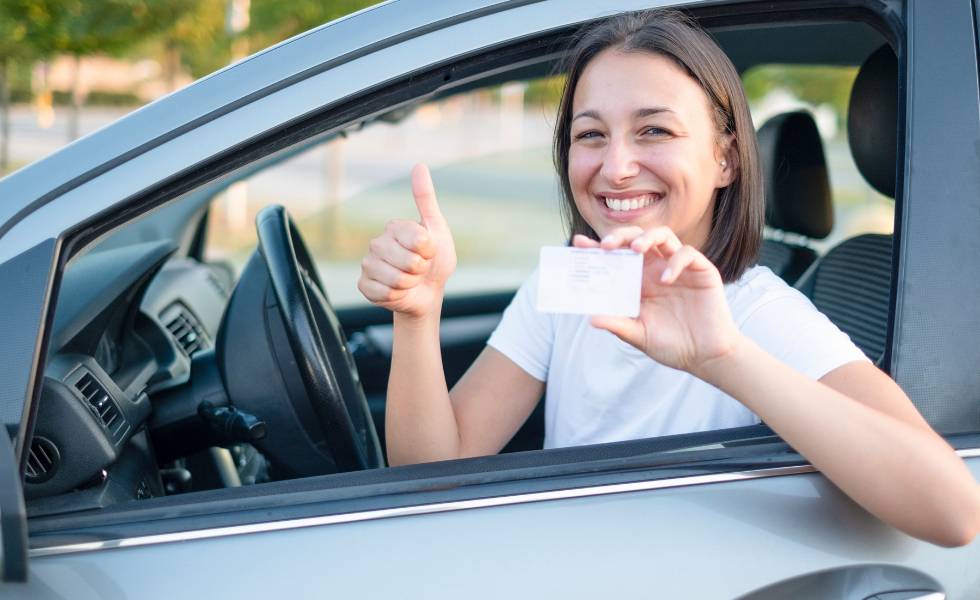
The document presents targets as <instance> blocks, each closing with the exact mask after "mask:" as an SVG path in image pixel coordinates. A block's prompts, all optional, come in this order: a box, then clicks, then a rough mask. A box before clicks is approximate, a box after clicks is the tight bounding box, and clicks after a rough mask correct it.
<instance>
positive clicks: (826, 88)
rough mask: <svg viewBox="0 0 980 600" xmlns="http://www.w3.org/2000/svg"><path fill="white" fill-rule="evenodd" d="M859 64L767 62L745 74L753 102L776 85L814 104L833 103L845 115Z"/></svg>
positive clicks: (842, 115)
mask: <svg viewBox="0 0 980 600" xmlns="http://www.w3.org/2000/svg"><path fill="white" fill-rule="evenodd" d="M855 77H857V68H856V67H831V66H800V65H763V66H760V67H755V68H752V69H749V70H748V71H747V72H746V73H745V75H744V76H743V77H742V83H743V85H744V86H745V94H746V96H747V97H748V100H749V102H751V103H755V102H758V101H760V100H761V99H762V98H763V97H765V95H766V94H768V93H769V92H771V91H772V90H774V89H776V88H783V89H785V90H787V91H788V92H790V93H792V94H793V95H794V96H796V97H797V98H799V99H800V100H803V101H804V102H808V103H810V104H814V105H820V104H829V105H830V106H832V107H833V108H834V110H835V111H836V112H837V115H838V116H839V117H841V118H843V117H844V116H845V115H847V104H848V100H849V98H850V95H851V87H852V86H853V85H854V78H855Z"/></svg>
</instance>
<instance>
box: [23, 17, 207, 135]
mask: <svg viewBox="0 0 980 600" xmlns="http://www.w3.org/2000/svg"><path fill="white" fill-rule="evenodd" d="M4 3H5V4H9V5H10V6H11V7H12V8H13V9H14V10H16V11H17V12H18V13H20V14H22V15H24V16H26V21H25V22H26V24H27V28H28V31H27V37H26V39H27V40H28V41H29V42H30V43H31V45H32V46H33V47H34V49H35V51H36V52H37V53H38V54H39V55H40V56H42V57H50V56H53V55H56V54H68V55H71V56H73V57H74V59H75V73H74V84H73V86H72V88H73V89H72V111H71V113H70V116H69V137H70V138H71V139H74V138H75V137H77V136H78V114H79V111H80V108H81V104H82V101H83V99H84V98H83V95H82V93H81V88H80V86H79V83H80V81H79V66H80V63H81V57H82V56H86V55H90V54H96V53H106V54H114V55H119V54H121V53H122V52H124V51H125V50H127V49H128V48H130V47H132V46H133V45H135V44H137V43H139V42H142V41H143V40H144V39H145V38H147V37H149V36H151V35H154V34H156V33H158V32H160V31H162V30H163V29H164V28H166V27H167V26H169V25H170V24H172V23H173V22H174V21H176V20H177V19H178V18H179V17H180V16H181V13H182V12H184V10H185V9H187V8H188V7H190V6H192V5H193V0H4Z"/></svg>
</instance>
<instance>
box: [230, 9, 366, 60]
mask: <svg viewBox="0 0 980 600" xmlns="http://www.w3.org/2000/svg"><path fill="white" fill-rule="evenodd" d="M378 1H379V0H332V1H330V2H325V1H324V0H293V1H291V2H282V1H281V0H251V25H250V26H249V29H248V37H249V45H250V47H251V48H252V49H253V50H254V49H258V48H265V47H267V46H271V45H273V44H276V43H278V42H280V41H282V40H285V39H287V38H290V37H293V36H294V35H296V34H299V33H302V32H304V31H306V30H307V29H313V28H314V27H317V26H319V25H323V24H324V23H327V22H329V21H333V20H334V19H337V18H340V17H342V16H344V15H347V14H350V13H352V12H356V11H358V10H361V9H362V8H367V7H368V6H371V5H374V4H377V3H378Z"/></svg>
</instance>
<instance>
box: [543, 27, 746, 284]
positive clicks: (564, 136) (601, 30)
mask: <svg viewBox="0 0 980 600" xmlns="http://www.w3.org/2000/svg"><path fill="white" fill-rule="evenodd" d="M613 47H615V48H618V49H619V50H620V51H622V52H649V53H652V54H657V55H660V56H664V57H666V58H669V59H671V60H673V61H674V62H675V63H676V64H677V65H678V66H680V67H681V68H682V69H683V70H684V71H685V72H686V73H687V74H688V75H690V76H691V78H692V79H694V81H696V82H698V84H700V85H701V88H702V89H703V90H704V93H705V95H706V96H707V97H708V101H709V102H710V103H711V106H712V107H713V109H714V110H713V113H714V115H713V116H714V119H715V124H716V126H717V128H718V133H719V136H721V135H724V134H729V135H731V136H733V149H734V151H735V155H736V156H735V160H734V165H732V168H734V169H735V177H734V178H733V180H732V182H731V184H729V185H728V186H726V187H725V188H722V189H721V190H719V191H718V192H717V196H716V197H715V206H714V213H713V214H712V218H711V232H710V233H709V234H708V239H707V241H706V242H705V245H704V247H703V248H700V250H701V252H702V253H704V255H705V256H707V257H708V260H710V261H711V262H712V263H714V264H715V266H716V267H718V270H719V271H720V272H721V277H722V279H723V280H724V281H725V282H726V283H727V282H730V281H734V280H736V279H738V278H739V277H740V276H741V275H742V273H743V272H744V271H745V269H747V268H748V267H749V266H750V265H752V264H753V263H754V262H755V260H756V257H757V255H758V253H759V245H760V244H761V243H762V226H763V222H764V218H765V201H764V196H763V189H762V173H761V171H760V165H759V152H758V149H757V148H756V140H755V128H754V127H753V125H752V118H751V116H750V115H749V108H748V103H747V102H746V100H745V92H744V90H743V89H742V82H741V79H740V78H739V75H738V71H736V70H735V66H734V65H732V62H731V61H730V60H729V59H728V56H726V55H725V53H724V52H723V51H722V50H721V48H719V47H718V45H717V44H716V43H715V42H714V40H712V39H711V37H709V36H708V34H707V33H705V32H704V31H703V30H702V29H701V28H700V27H699V26H698V25H697V23H695V22H694V21H693V20H692V19H690V18H689V17H687V16H686V15H684V14H683V13H680V12H677V11H668V10H652V11H647V12H643V13H629V14H624V15H620V16H617V17H613V18H611V19H609V20H606V21H602V22H601V23H599V24H598V25H594V26H591V27H590V28H588V29H586V30H585V31H584V32H583V33H582V34H581V37H580V38H579V40H578V43H577V44H575V46H574V47H573V48H572V51H571V54H570V55H569V58H568V62H567V65H566V66H567V68H566V69H565V73H566V74H567V79H566V82H565V89H564V91H563V92H562V98H561V103H560V104H559V107H558V118H557V125H556V127H555V139H554V160H555V167H556V169H557V170H558V177H559V179H560V181H561V192H562V199H563V202H562V213H563V215H564V217H565V220H566V223H567V225H568V229H569V233H570V234H571V235H575V234H576V233H581V234H584V235H587V236H589V237H591V238H593V239H596V238H597V237H598V236H597V235H596V233H595V231H593V230H592V228H591V227H590V226H589V224H588V223H586V222H585V219H583V218H582V215H581V214H580V213H579V211H578V209H577V208H576V206H575V200H574V198H573V196H572V189H571V183H570V182H569V179H568V151H569V146H570V145H571V139H570V138H571V113H572V99H573V96H574V94H575V87H576V86H577V85H578V80H579V77H581V75H582V71H584V70H585V67H586V65H588V64H589V62H590V61H591V60H592V59H593V58H595V57H596V56H597V55H598V54H599V53H600V52H602V51H603V50H605V49H607V48H613Z"/></svg>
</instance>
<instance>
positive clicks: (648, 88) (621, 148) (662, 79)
mask: <svg viewBox="0 0 980 600" xmlns="http://www.w3.org/2000/svg"><path fill="white" fill-rule="evenodd" d="M730 145H731V138H730V136H724V137H723V138H722V139H721V140H719V135H718V132H717V129H716V127H715V124H714V119H713V118H712V113H711V109H710V101H709V100H708V98H707V96H706V95H705V94H704V91H703V90H702V89H701V86H700V85H698V83H697V82H696V81H694V80H693V79H692V78H691V77H690V76H689V75H687V73H685V72H684V71H683V70H681V68H680V67H678V66H677V65H676V64H675V63H674V62H673V61H671V60H670V59H667V58H664V57H662V56H659V55H655V54H650V53H647V52H630V53H626V52H622V51H620V50H618V49H615V48H611V49H607V50H604V51H603V52H601V53H599V54H598V55H597V56H596V57H595V58H594V59H592V62H590V63H589V64H588V65H587V66H586V68H585V70H584V71H583V72H582V75H581V77H580V78H579V82H578V86H577V87H576V88H575V95H574V96H573V98H572V123H571V145H570V146H569V160H568V178H569V181H570V183H571V188H572V195H573V196H574V199H575V205H576V206H577V207H578V210H579V212H580V213H581V215H582V217H583V218H584V219H585V221H586V222H587V223H588V224H589V225H591V226H592V228H593V229H594V230H595V231H596V233H598V234H599V236H600V237H602V236H605V235H606V234H608V233H609V232H610V231H611V230H612V229H614V228H616V227H622V226H625V225H637V226H639V227H642V228H643V229H649V228H651V227H654V226H658V225H667V226H668V227H670V228H671V229H672V230H673V231H674V232H675V233H676V234H677V236H678V237H679V238H680V239H681V241H682V242H684V243H685V244H690V245H692V246H694V247H696V248H701V247H703V245H704V243H705V241H706V240H707V239H708V234H709V233H710V230H711V216H712V211H713V209H714V198H715V191H716V190H717V189H718V188H722V187H725V186H727V185H728V184H729V183H731V180H732V178H733V174H734V171H735V165H734V164H733V162H734V160H733V157H732V156H730V155H729V147H730ZM723 161H724V162H725V163H726V164H725V165H722V162H723Z"/></svg>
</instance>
